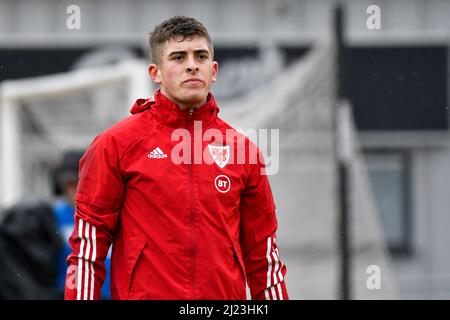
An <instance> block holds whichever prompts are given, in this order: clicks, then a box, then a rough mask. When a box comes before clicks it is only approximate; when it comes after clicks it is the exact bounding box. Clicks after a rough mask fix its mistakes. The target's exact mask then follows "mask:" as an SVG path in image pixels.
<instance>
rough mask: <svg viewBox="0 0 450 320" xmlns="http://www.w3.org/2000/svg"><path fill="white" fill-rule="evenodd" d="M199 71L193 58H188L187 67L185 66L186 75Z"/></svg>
mask: <svg viewBox="0 0 450 320" xmlns="http://www.w3.org/2000/svg"><path fill="white" fill-rule="evenodd" d="M198 70H199V67H198V64H197V61H195V58H194V57H189V59H188V62H187V66H186V71H187V72H188V73H197V72H198Z"/></svg>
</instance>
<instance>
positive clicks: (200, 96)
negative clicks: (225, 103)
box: [184, 92, 208, 104]
mask: <svg viewBox="0 0 450 320" xmlns="http://www.w3.org/2000/svg"><path fill="white" fill-rule="evenodd" d="M207 96H208V93H204V92H199V93H192V94H187V95H185V99H184V101H185V102H186V103H189V104H200V103H203V102H204V101H206V97H207Z"/></svg>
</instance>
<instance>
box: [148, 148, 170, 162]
mask: <svg viewBox="0 0 450 320" xmlns="http://www.w3.org/2000/svg"><path fill="white" fill-rule="evenodd" d="M147 157H149V158H154V159H162V158H167V154H165V153H164V152H163V151H162V150H161V149H160V148H159V147H158V148H155V149H153V151H150V152H149V154H147Z"/></svg>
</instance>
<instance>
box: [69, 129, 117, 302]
mask: <svg viewBox="0 0 450 320" xmlns="http://www.w3.org/2000/svg"><path fill="white" fill-rule="evenodd" d="M123 194H124V184H123V181H122V178H121V174H120V167H119V156H118V151H117V148H116V145H115V143H114V139H113V138H111V137H108V136H102V135H100V136H99V137H97V138H96V139H95V140H94V141H93V143H92V144H91V146H90V147H89V148H88V150H87V151H86V153H85V154H84V155H83V157H82V158H81V160H80V163H79V180H78V188H77V193H76V195H75V217H74V220H75V227H74V230H73V232H72V235H71V237H70V240H69V243H70V247H71V249H72V252H71V253H70V254H69V256H68V257H67V265H68V268H67V274H66V284H65V299H70V300H92V299H99V298H100V290H101V287H102V285H103V281H104V279H105V275H106V270H105V265H104V260H105V258H106V256H107V254H108V250H109V247H110V245H111V243H112V241H113V238H114V231H115V228H116V225H117V221H118V217H119V212H120V207H121V204H122V201H123Z"/></svg>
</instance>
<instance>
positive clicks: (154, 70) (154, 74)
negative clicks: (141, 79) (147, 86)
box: [148, 63, 162, 84]
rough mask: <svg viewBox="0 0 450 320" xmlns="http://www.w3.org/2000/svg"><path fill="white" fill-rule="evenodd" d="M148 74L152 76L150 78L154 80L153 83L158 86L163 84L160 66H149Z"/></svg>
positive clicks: (152, 64)
mask: <svg viewBox="0 0 450 320" xmlns="http://www.w3.org/2000/svg"><path fill="white" fill-rule="evenodd" d="M148 73H149V74H150V77H151V78H152V80H153V82H155V83H157V84H160V83H161V82H162V81H161V74H160V72H159V67H158V65H156V64H154V63H151V64H150V65H149V66H148Z"/></svg>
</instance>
